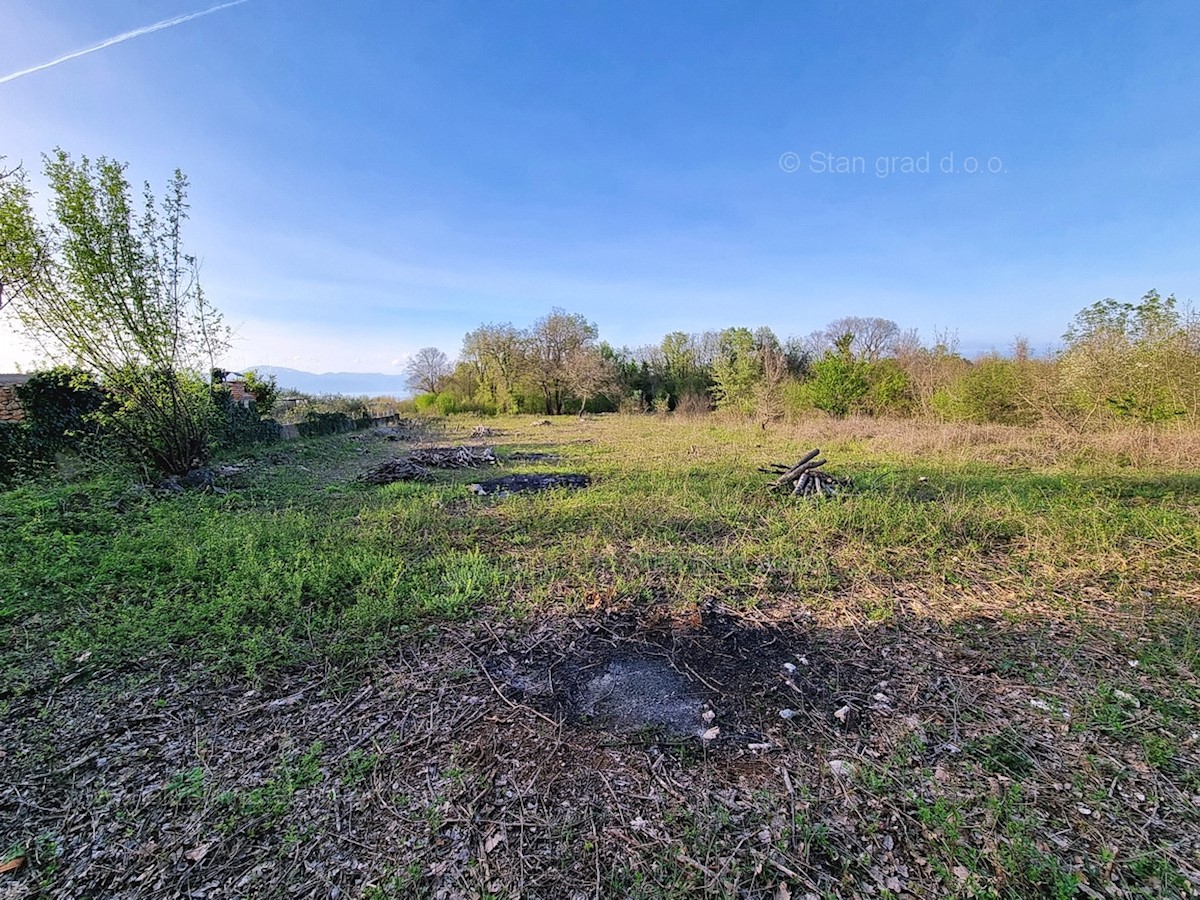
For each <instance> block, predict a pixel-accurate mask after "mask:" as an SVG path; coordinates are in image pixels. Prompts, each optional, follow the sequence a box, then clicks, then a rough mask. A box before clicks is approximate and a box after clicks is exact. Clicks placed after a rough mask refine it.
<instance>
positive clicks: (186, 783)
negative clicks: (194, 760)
mask: <svg viewBox="0 0 1200 900" xmlns="http://www.w3.org/2000/svg"><path fill="white" fill-rule="evenodd" d="M165 790H166V792H167V794H168V795H170V797H171V802H172V803H173V804H179V803H184V802H186V801H188V800H199V799H200V798H201V797H203V796H204V769H202V768H201V767H200V766H196V767H195V768H193V769H185V770H184V771H182V772H176V773H175V774H174V775H172V776H171V779H170V781H168V782H167V786H166V788H165Z"/></svg>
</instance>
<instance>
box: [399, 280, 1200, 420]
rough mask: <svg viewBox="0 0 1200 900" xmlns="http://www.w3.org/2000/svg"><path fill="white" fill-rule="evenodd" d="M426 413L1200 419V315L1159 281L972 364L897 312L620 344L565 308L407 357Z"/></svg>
mask: <svg viewBox="0 0 1200 900" xmlns="http://www.w3.org/2000/svg"><path fill="white" fill-rule="evenodd" d="M407 375H408V377H409V385H410V387H412V388H413V390H414V391H416V392H417V396H416V398H415V405H416V408H417V409H418V410H419V411H426V412H440V413H451V412H457V411H475V412H482V413H511V412H531V413H538V414H545V415H558V414H563V413H567V412H571V413H579V414H582V413H583V412H584V411H589V410H590V411H594V412H604V411H614V410H621V411H626V412H658V413H666V412H681V413H687V414H695V413H702V412H708V411H711V410H720V411H726V412H730V413H735V414H741V415H745V416H754V417H758V418H760V419H762V420H764V421H768V420H774V419H780V418H783V417H798V416H803V415H806V414H825V415H829V416H834V417H842V416H847V415H855V414H857V415H871V416H908V417H926V418H936V419H941V420H946V421H962V422H981V423H983V422H994V423H1001V424H1011V425H1028V424H1034V423H1036V422H1039V421H1043V420H1048V421H1056V422H1060V423H1063V424H1067V425H1071V426H1073V427H1079V428H1086V427H1091V426H1098V425H1102V424H1104V423H1114V422H1120V421H1133V422H1143V423H1153V422H1166V421H1173V420H1181V421H1190V422H1196V421H1198V420H1200V318H1198V317H1197V316H1196V315H1195V313H1194V312H1193V311H1191V310H1182V309H1180V307H1179V304H1178V303H1177V301H1176V299H1175V297H1173V296H1169V297H1165V298H1164V297H1162V296H1161V295H1160V294H1159V293H1158V292H1157V291H1153V290H1152V291H1150V292H1148V293H1147V294H1146V295H1145V296H1143V297H1142V298H1141V299H1140V300H1138V301H1137V302H1134V303H1128V302H1121V301H1117V300H1112V299H1106V300H1101V301H1099V302H1097V303H1094V304H1092V305H1091V306H1089V307H1087V308H1086V309H1084V310H1082V311H1081V312H1079V313H1078V315H1076V317H1075V319H1074V320H1073V321H1072V323H1071V324H1070V327H1069V328H1068V329H1067V331H1066V333H1065V334H1064V336H1063V346H1062V349H1061V350H1059V351H1058V352H1056V353H1053V354H1050V355H1046V356H1043V357H1034V356H1033V355H1031V354H1030V352H1029V348H1028V344H1027V342H1026V341H1024V340H1022V339H1017V341H1016V342H1015V343H1014V346H1013V347H1012V351H1011V352H1010V353H1008V354H999V353H990V354H984V355H982V356H979V357H977V358H975V359H967V358H966V357H965V356H963V355H962V354H961V353H960V352H959V349H958V345H957V339H956V338H955V337H954V336H953V335H951V334H939V335H936V336H935V337H934V339H933V341H932V342H930V343H926V342H924V341H922V340H921V338H920V336H919V335H918V334H917V332H916V331H915V330H912V329H909V330H905V329H902V328H901V327H900V326H899V325H898V324H897V323H895V322H893V321H891V320H889V319H883V318H864V317H859V316H847V317H843V318H840V319H837V320H835V321H833V322H830V323H829V324H828V325H826V326H825V327H824V328H821V329H819V330H817V331H814V332H812V333H811V334H809V335H807V336H804V337H789V338H787V339H786V340H780V339H779V337H778V336H777V335H776V334H775V333H774V332H773V331H772V330H771V329H770V328H767V327H760V328H755V329H750V328H745V327H731V328H726V329H723V330H720V331H705V332H700V333H687V332H683V331H676V332H671V333H670V334H668V335H666V336H664V337H663V339H662V340H661V341H660V342H659V343H657V344H650V345H646V346H642V347H636V348H632V349H631V348H629V347H621V348H616V347H613V346H612V345H610V344H608V343H606V342H604V341H601V340H600V339H599V332H598V330H597V328H596V326H595V324H594V323H592V322H589V321H587V319H586V318H584V317H583V316H581V315H579V314H572V313H568V312H566V311H564V310H562V309H553V310H551V312H550V313H549V314H548V315H546V316H545V317H543V318H541V319H539V320H538V321H537V322H535V323H534V324H533V325H532V326H531V327H529V328H526V329H522V328H517V327H516V326H514V325H512V324H510V323H502V324H483V325H480V326H479V327H478V328H476V329H475V330H473V331H471V332H469V333H468V334H467V335H466V336H465V337H464V338H463V344H462V348H461V351H460V353H459V356H458V359H457V361H453V362H452V361H451V359H450V358H449V357H448V356H447V354H446V353H444V352H443V351H441V350H439V349H437V348H434V347H427V348H424V349H422V350H420V351H419V352H418V353H417V354H415V355H414V357H413V358H412V360H411V361H410V363H409V365H408V368H407Z"/></svg>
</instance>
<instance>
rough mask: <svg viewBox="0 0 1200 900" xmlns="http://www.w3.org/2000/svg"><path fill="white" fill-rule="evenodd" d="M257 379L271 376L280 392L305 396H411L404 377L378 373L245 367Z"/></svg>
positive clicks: (279, 367) (282, 367) (400, 397)
mask: <svg viewBox="0 0 1200 900" xmlns="http://www.w3.org/2000/svg"><path fill="white" fill-rule="evenodd" d="M247 369H253V370H254V371H255V372H257V373H258V374H259V375H274V376H275V383H276V384H278V385H279V387H280V388H281V389H284V390H287V389H289V388H290V389H291V390H296V391H300V392H301V393H304V394H343V395H347V396H352V397H353V396H360V395H362V394H366V395H367V396H369V397H377V396H386V397H396V398H399V399H403V398H405V397H408V396H410V395H411V394H412V391H410V390H409V389H408V385H407V384H406V383H405V381H406V379H405V376H403V375H384V374H382V373H380V372H323V373H321V374H319V375H318V374H316V373H313V372H302V371H300V370H299V369H289V368H286V367H284V366H246V367H245V369H243V370H242V371H246V370H247Z"/></svg>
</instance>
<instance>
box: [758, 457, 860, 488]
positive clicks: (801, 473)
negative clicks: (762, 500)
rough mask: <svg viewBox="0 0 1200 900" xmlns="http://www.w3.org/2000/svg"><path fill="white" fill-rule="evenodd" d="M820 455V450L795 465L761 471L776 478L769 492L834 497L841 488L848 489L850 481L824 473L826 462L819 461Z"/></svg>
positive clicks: (777, 464) (778, 464) (781, 465)
mask: <svg viewBox="0 0 1200 900" xmlns="http://www.w3.org/2000/svg"><path fill="white" fill-rule="evenodd" d="M820 455H821V451H820V450H812V451H809V452H808V453H806V454H804V456H803V457H801V459H800V460H799V462H797V463H796V464H795V465H791V466H787V465H784V464H783V463H772V464H771V467H770V468H768V469H759V471H760V472H766V473H767V474H769V475H774V476H776V477H775V480H774V481H772V482H771V484H770V485H769V486H768V489H769V490H772V491H782V490H787V489H788V488H791V492H792V494H794V495H798V496H810V497H832V496H833V495H834V494H836V493H837V492H838V489H839V488H843V487H847V486H848V485H849V483H850V482H849V480H848V479H845V478H835V477H834V476H833V475H830V474H829V473H828V472H822V471H821V466H823V465H825V463H826V460H824V459H819V458H818V457H820Z"/></svg>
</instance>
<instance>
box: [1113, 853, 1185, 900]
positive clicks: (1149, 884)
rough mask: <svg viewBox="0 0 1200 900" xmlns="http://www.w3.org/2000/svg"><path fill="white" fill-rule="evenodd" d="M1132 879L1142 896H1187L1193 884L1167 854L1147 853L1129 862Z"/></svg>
mask: <svg viewBox="0 0 1200 900" xmlns="http://www.w3.org/2000/svg"><path fill="white" fill-rule="evenodd" d="M1128 871H1129V876H1130V881H1131V882H1132V883H1133V884H1134V885H1135V886H1136V887H1135V891H1136V893H1135V895H1134V896H1140V897H1155V898H1158V897H1164V898H1165V897H1185V896H1187V895H1188V892H1189V890H1190V887H1191V885H1190V884H1189V882H1188V879H1187V878H1186V877H1185V876H1184V874H1183V873H1182V872H1180V871H1179V869H1178V868H1176V867H1175V865H1174V864H1172V863H1171V861H1170V860H1168V859H1167V857H1166V856H1165V855H1162V854H1159V853H1154V852H1152V853H1147V854H1145V855H1144V856H1139V857H1137V858H1136V859H1133V860H1131V861H1130V862H1129V868H1128Z"/></svg>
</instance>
